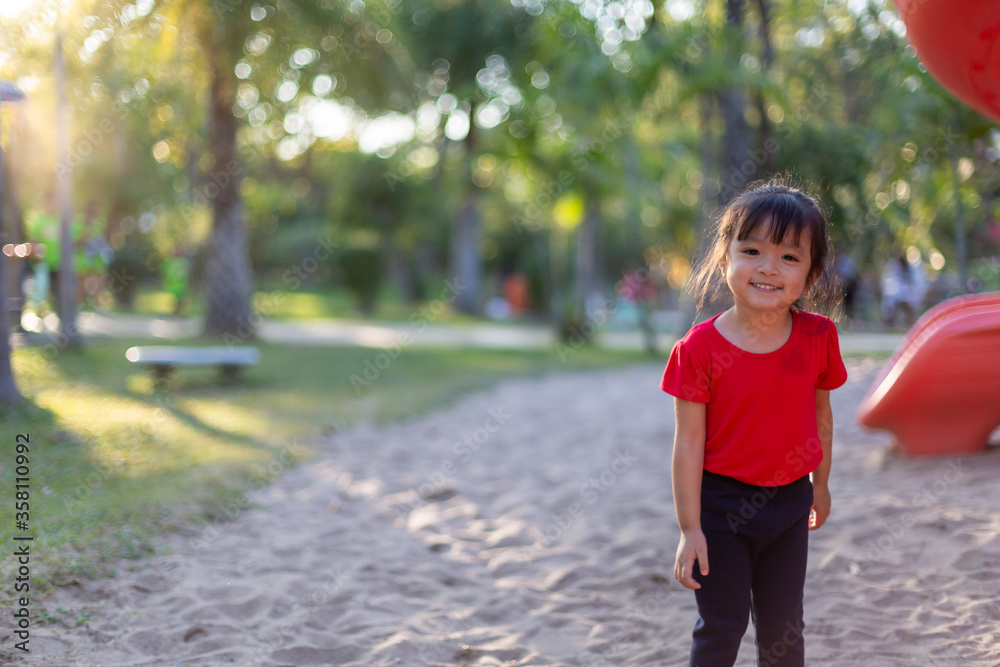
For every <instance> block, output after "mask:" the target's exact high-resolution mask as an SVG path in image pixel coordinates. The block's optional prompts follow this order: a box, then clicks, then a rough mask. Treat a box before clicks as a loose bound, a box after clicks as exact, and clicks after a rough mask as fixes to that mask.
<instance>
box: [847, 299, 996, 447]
mask: <svg viewBox="0 0 1000 667" xmlns="http://www.w3.org/2000/svg"><path fill="white" fill-rule="evenodd" d="M858 421H859V422H860V423H861V424H863V425H864V426H868V427H870V428H878V429H885V430H887V431H889V432H891V433H892V434H893V435H895V436H896V441H897V444H898V445H899V448H900V449H901V450H902V451H904V452H906V453H907V454H913V455H918V456H919V455H934V454H938V455H943V454H967V453H972V452H977V451H981V450H983V449H985V447H986V443H987V440H988V439H989V436H990V433H991V432H992V431H993V429H995V428H996V427H997V426H998V425H1000V292H990V293H987V294H976V295H970V296H961V297H956V298H954V299H949V300H948V301H945V302H943V303H940V304H938V305H937V306H935V307H934V308H932V309H931V310H929V311H927V312H926V313H925V314H924V315H923V317H921V318H920V319H919V320H918V321H917V323H916V324H915V325H914V326H913V328H912V329H911V330H910V331H909V333H908V334H907V335H906V338H905V339H904V340H903V342H902V344H901V345H900V346H899V349H897V350H896V353H895V354H894V355H893V356H892V358H891V359H890V360H889V363H887V364H886V366H885V368H884V369H883V370H882V373H881V374H880V376H879V377H878V379H877V380H875V382H874V383H873V384H872V387H871V389H870V390H869V391H868V395H867V396H865V399H864V400H863V401H862V402H861V407H860V408H859V409H858Z"/></svg>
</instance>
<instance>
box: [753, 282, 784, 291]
mask: <svg viewBox="0 0 1000 667" xmlns="http://www.w3.org/2000/svg"><path fill="white" fill-rule="evenodd" d="M750 284H751V285H753V286H754V287H756V288H757V289H759V290H763V291H765V292H776V291H778V290H779V289H781V288H780V287H777V286H775V285H765V284H763V283H750Z"/></svg>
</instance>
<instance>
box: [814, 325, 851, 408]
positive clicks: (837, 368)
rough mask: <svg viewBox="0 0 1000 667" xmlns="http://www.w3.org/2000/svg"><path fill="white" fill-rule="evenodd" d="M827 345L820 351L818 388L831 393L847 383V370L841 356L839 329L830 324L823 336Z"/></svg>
mask: <svg viewBox="0 0 1000 667" xmlns="http://www.w3.org/2000/svg"><path fill="white" fill-rule="evenodd" d="M823 338H824V339H825V343H824V344H822V349H821V350H820V361H819V375H818V376H817V378H816V388H817V389H823V390H825V391H830V390H831V389H836V388H837V387H839V386H841V385H843V384H844V383H845V382H847V369H846V368H844V360H843V358H842V357H841V356H840V338H839V337H838V336H837V327H836V325H835V324H834V323H833V322H830V324H829V326H828V327H827V330H826V335H825V336H823Z"/></svg>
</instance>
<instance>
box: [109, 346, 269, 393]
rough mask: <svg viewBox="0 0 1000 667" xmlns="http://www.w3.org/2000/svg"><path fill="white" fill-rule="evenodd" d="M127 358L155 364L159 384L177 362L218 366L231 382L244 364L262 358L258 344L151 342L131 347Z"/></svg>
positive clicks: (133, 361) (251, 363)
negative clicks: (155, 343)
mask: <svg viewBox="0 0 1000 667" xmlns="http://www.w3.org/2000/svg"><path fill="white" fill-rule="evenodd" d="M125 358H126V359H128V360H129V361H131V362H132V363H134V364H144V365H146V366H152V367H153V377H154V378H155V381H156V384H157V386H163V385H165V384H166V382H167V380H168V379H169V378H170V374H171V373H173V370H174V368H176V367H177V366H218V367H219V370H220V372H221V373H222V378H223V380H224V381H226V382H229V383H232V382H235V381H236V380H237V378H238V377H239V373H240V370H241V369H242V368H243V367H244V366H252V365H254V364H256V363H258V362H260V350H258V349H257V348H255V347H242V346H241V347H172V346H167V345H149V346H143V347H130V348H129V349H128V350H127V351H126V352H125Z"/></svg>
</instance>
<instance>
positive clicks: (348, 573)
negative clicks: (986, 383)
mask: <svg viewBox="0 0 1000 667" xmlns="http://www.w3.org/2000/svg"><path fill="white" fill-rule="evenodd" d="M879 365H880V364H879V362H875V361H863V360H849V361H848V368H849V373H850V380H849V382H848V384H847V385H845V386H844V387H843V388H841V389H839V390H837V391H835V392H833V405H834V412H835V418H836V421H837V426H836V428H835V443H834V449H835V456H834V470H833V478H832V481H831V486H832V491H833V499H834V512H833V515H832V516H831V519H830V521H829V522H828V523H827V525H826V526H824V527H823V528H822V529H821V530H820V531H818V532H816V533H813V534H812V542H811V545H810V569H809V575H808V580H807V584H806V622H807V627H806V633H805V639H806V650H807V657H808V664H810V665H837V666H844V665H864V666H865V667H880V666H882V665H886V666H888V665H894V666H898V665H914V666H916V665H920V666H927V665H947V666H953V665H954V666H960V665H961V666H968V665H998V664H1000V493H998V491H997V489H998V481H997V480H998V479H1000V451H990V452H988V453H986V454H982V455H978V456H974V457H967V458H961V459H947V458H945V459H934V460H910V459H904V458H900V457H897V456H895V455H893V454H891V453H890V452H889V451H888V445H889V443H890V439H889V437H888V436H886V435H883V434H875V433H868V432H865V431H863V430H862V429H861V428H860V427H858V426H857V425H856V424H855V423H854V413H855V410H856V408H857V406H858V404H859V402H860V401H861V398H862V396H863V395H864V393H865V391H866V390H867V388H868V386H869V384H870V383H871V381H872V380H873V378H874V375H875V374H876V372H877V370H878V368H879ZM661 370H662V365H660V364H649V365H641V366H636V367H632V368H629V369H625V370H615V371H607V372H595V373H585V374H570V375H554V376H549V377H545V378H541V379H530V380H529V379H518V380H510V381H506V382H504V383H502V384H500V385H498V386H497V387H496V388H495V389H493V390H491V391H489V392H485V393H482V394H477V395H472V396H468V397H466V398H465V399H463V400H462V401H460V402H458V403H457V404H455V405H453V406H451V407H449V408H447V409H445V410H442V411H439V412H437V413H435V414H432V415H429V416H426V417H421V418H417V419H413V420H410V421H407V422H405V423H400V424H395V425H391V426H387V427H380V428H374V427H359V428H356V429H353V430H350V431H343V432H340V433H336V434H334V435H332V436H331V438H330V442H329V451H328V452H326V453H324V454H323V455H322V456H321V457H320V458H319V459H317V460H316V461H314V462H311V463H308V464H305V465H302V466H300V467H298V468H296V469H294V470H291V471H290V472H288V473H287V474H285V475H283V476H281V477H280V478H279V479H278V481H276V482H275V483H273V484H271V485H269V486H267V487H265V488H263V489H259V490H255V491H253V492H252V493H251V498H252V499H253V500H254V501H255V506H254V507H247V508H235V507H234V508H231V511H230V513H231V514H232V515H233V517H234V518H235V521H233V522H226V523H217V524H213V525H210V526H206V527H204V528H200V529H198V530H196V531H191V532H190V533H189V534H186V535H173V536H168V537H165V538H164V543H165V545H166V546H167V547H168V548H169V549H170V550H171V551H170V555H166V556H162V557H157V558H151V559H148V560H140V561H126V562H124V563H122V565H121V566H120V568H119V572H120V574H119V576H117V577H116V578H112V579H105V580H99V581H90V582H82V583H80V584H78V585H73V586H69V587H66V588H63V589H60V590H58V591H56V592H55V593H54V594H53V595H52V596H51V597H50V598H49V599H48V600H47V601H46V603H45V606H46V607H47V608H49V609H56V608H63V609H65V610H68V612H67V613H63V614H62V617H63V618H64V619H65V620H64V621H62V622H59V623H57V624H55V625H50V626H37V625H36V626H35V627H34V629H33V634H32V641H31V648H32V649H33V651H32V653H31V655H30V657H29V658H27V659H26V660H24V663H25V664H30V665H46V666H49V665H51V666H60V667H61V666H72V665H81V666H83V665H86V666H88V667H90V666H93V667H117V666H126V665H127V666H130V667H131V666H139V665H157V666H159V665H163V666H166V667H175V666H181V665H183V666H191V667H193V666H195V665H246V666H249V665H260V666H262V667H264V666H267V667H277V666H286V665H295V666H306V665H343V666H345V667H348V666H349V667H354V666H362V665H363V666H379V665H565V666H583V665H682V664H686V656H687V652H688V647H689V641H690V640H689V638H690V632H691V629H692V626H693V623H694V621H695V617H696V614H695V606H694V597H693V594H692V593H691V592H690V591H687V590H684V589H683V588H681V587H680V585H679V584H677V583H676V582H675V581H674V580H673V578H672V576H671V571H672V564H673V553H674V549H675V548H676V545H677V540H678V531H677V527H676V521H675V518H674V509H673V506H672V502H671V495H670V482H669V480H670V443H671V438H672V422H673V415H672V404H671V400H670V398H669V397H668V396H666V395H664V394H661V393H659V391H658V390H657V383H658V380H659V376H660V373H661ZM87 613H89V614H90V618H89V620H88V621H87V622H86V623H84V624H83V625H82V626H80V627H73V624H72V621H73V620H74V619H75V618H78V617H80V616H82V615H85V614H87ZM0 627H2V629H0V642H2V643H3V644H5V645H9V644H10V642H11V638H10V636H9V631H10V623H8V622H5V623H3V624H2V626H0ZM752 656H753V637H752V629H751V630H750V631H749V632H748V635H747V637H746V638H745V640H744V644H743V650H742V651H741V657H740V661H739V663H738V664H740V665H751V664H754V662H753V659H752Z"/></svg>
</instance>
